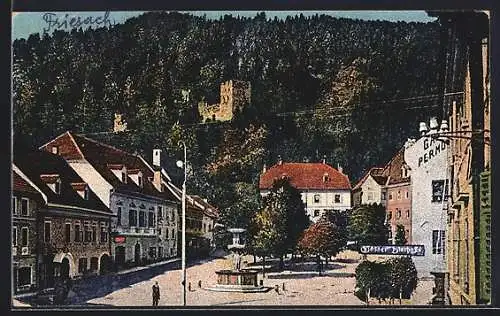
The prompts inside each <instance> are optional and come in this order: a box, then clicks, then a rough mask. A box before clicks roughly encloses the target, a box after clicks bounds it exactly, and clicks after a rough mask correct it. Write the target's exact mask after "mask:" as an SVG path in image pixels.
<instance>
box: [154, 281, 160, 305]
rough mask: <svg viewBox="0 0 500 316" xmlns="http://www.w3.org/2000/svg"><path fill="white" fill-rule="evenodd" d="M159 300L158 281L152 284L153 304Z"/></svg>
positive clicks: (156, 303)
mask: <svg viewBox="0 0 500 316" xmlns="http://www.w3.org/2000/svg"><path fill="white" fill-rule="evenodd" d="M159 300H160V286H159V285H158V281H156V282H155V284H154V285H153V306H158V301H159Z"/></svg>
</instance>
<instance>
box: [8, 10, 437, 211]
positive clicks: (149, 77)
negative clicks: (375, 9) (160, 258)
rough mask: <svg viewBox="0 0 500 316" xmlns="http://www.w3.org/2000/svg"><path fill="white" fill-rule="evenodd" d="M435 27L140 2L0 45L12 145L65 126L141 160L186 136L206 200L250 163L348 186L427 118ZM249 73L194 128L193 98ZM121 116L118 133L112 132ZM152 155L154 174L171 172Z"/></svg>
mask: <svg viewBox="0 0 500 316" xmlns="http://www.w3.org/2000/svg"><path fill="white" fill-rule="evenodd" d="M441 46H442V45H441V42H440V31H439V25H438V24H437V23H414V22H412V23H405V22H398V23H393V22H387V21H362V20H352V19H345V18H333V17H330V16H327V15H316V16H313V17H308V18H306V17H304V16H302V15H297V16H294V17H288V18H287V19H285V20H281V19H277V18H275V19H268V18H266V16H265V14H264V13H260V14H258V15H257V16H256V17H254V18H235V17H232V16H229V15H226V16H224V17H222V18H221V19H219V20H208V19H206V18H204V17H197V16H192V15H189V14H180V13H166V12H165V13H163V12H150V13H146V14H143V15H141V16H139V17H137V18H132V19H129V20H127V21H126V22H125V23H124V24H119V25H115V26H113V27H110V28H100V29H95V30H86V31H83V30H81V29H75V30H72V31H71V32H69V33H68V32H64V31H56V32H54V33H53V34H52V35H47V34H44V35H43V36H41V37H40V36H39V35H38V34H34V35H31V36H30V37H29V38H28V39H27V40H24V39H21V40H16V41H14V43H13V94H14V98H13V100H14V104H13V122H14V141H15V142H22V143H26V144H29V145H32V146H40V145H42V144H43V143H44V142H46V141H48V140H50V139H51V138H53V137H55V136H57V135H59V134H60V133H62V132H64V131H66V130H71V131H74V132H75V133H84V134H88V136H89V137H91V138H95V139H99V140H103V141H106V142H109V143H111V144H113V145H115V146H117V147H123V148H124V149H125V150H128V151H131V152H138V153H141V154H143V155H144V156H145V157H146V158H148V159H150V157H151V149H152V148H153V147H154V146H160V147H161V148H162V149H164V152H165V153H166V155H167V157H170V158H180V157H181V156H180V155H181V150H180V148H179V146H178V141H179V140H181V139H182V140H184V141H185V142H186V144H187V145H188V159H189V162H190V170H189V172H190V174H189V175H190V181H188V188H189V190H190V192H193V193H199V194H200V195H202V196H206V197H208V198H209V199H210V201H211V202H212V203H213V204H215V205H216V206H218V207H221V208H224V207H227V206H228V205H231V204H232V203H233V202H234V199H235V198H236V196H237V194H234V192H235V191H234V190H235V186H234V184H236V183H254V184H255V183H256V182H257V181H258V173H259V172H260V170H261V168H262V166H263V164H264V163H266V164H267V166H270V165H272V164H274V163H275V162H276V160H277V157H278V155H281V157H282V158H283V159H284V160H285V161H320V160H321V159H323V157H324V156H326V160H327V162H328V163H330V164H331V165H333V166H335V167H336V166H337V164H340V165H341V166H342V167H343V169H344V172H345V173H347V174H348V175H349V178H350V179H351V182H355V181H356V180H357V179H358V178H359V177H360V176H361V175H362V173H363V172H364V171H365V170H366V169H367V168H369V167H370V166H372V165H381V164H384V163H385V162H386V161H387V160H388V159H390V158H391V156H392V155H393V154H394V153H395V152H396V151H397V150H398V149H399V148H400V146H402V145H403V143H404V141H405V140H406V139H407V138H408V137H415V136H416V132H417V123H418V122H419V121H420V120H428V118H429V117H430V116H431V115H437V116H438V117H440V116H441V112H442V110H441V109H440V107H439V103H438V100H439V98H438V96H437V95H438V94H439V93H440V90H441V89H440V86H439V82H441V80H442V76H443V73H444V72H443V69H442V68H443V67H442V64H443V63H442V55H441V53H442V47H441ZM229 79H238V80H246V81H249V82H250V83H251V85H252V96H251V100H252V102H251V104H250V105H249V106H248V107H247V108H245V110H244V111H243V112H241V113H238V115H237V117H236V118H235V119H234V120H233V121H232V122H225V123H217V124H215V123H214V124H199V123H200V122H201V119H200V117H199V115H198V110H197V103H198V102H199V101H200V100H202V99H205V100H208V101H209V102H214V103H215V102H218V97H219V85H220V83H221V82H223V81H226V80H229ZM116 112H118V113H123V114H124V118H125V120H126V121H127V123H128V128H129V131H128V132H124V133H120V134H112V133H106V132H109V131H111V130H112V127H113V119H114V113H116ZM171 160H172V159H170V160H168V159H165V164H166V167H167V170H168V171H169V172H171V173H172V174H174V176H175V174H176V172H177V171H176V170H175V168H170V167H171V164H169V161H171Z"/></svg>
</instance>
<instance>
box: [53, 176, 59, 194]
mask: <svg viewBox="0 0 500 316" xmlns="http://www.w3.org/2000/svg"><path fill="white" fill-rule="evenodd" d="M54 192H56V194H61V180H59V179H57V181H56V183H55V186H54Z"/></svg>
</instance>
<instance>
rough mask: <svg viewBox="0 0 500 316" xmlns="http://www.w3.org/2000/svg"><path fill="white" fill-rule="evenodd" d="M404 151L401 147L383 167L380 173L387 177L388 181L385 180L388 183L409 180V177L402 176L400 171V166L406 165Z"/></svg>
mask: <svg viewBox="0 0 500 316" xmlns="http://www.w3.org/2000/svg"><path fill="white" fill-rule="evenodd" d="M404 152H405V148H404V147H402V148H401V149H400V150H398V152H397V153H396V154H395V155H394V157H392V159H391V160H390V161H389V162H388V163H387V164H386V165H385V167H384V171H383V173H382V174H383V175H384V176H385V177H388V178H389V181H388V182H387V184H389V185H391V184H398V183H404V182H409V181H410V177H405V178H403V177H402V173H401V167H402V166H403V165H406V162H405V157H404Z"/></svg>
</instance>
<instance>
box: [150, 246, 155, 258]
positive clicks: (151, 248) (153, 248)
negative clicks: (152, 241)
mask: <svg viewBox="0 0 500 316" xmlns="http://www.w3.org/2000/svg"><path fill="white" fill-rule="evenodd" d="M149 258H152V259H154V258H156V247H149Z"/></svg>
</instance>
